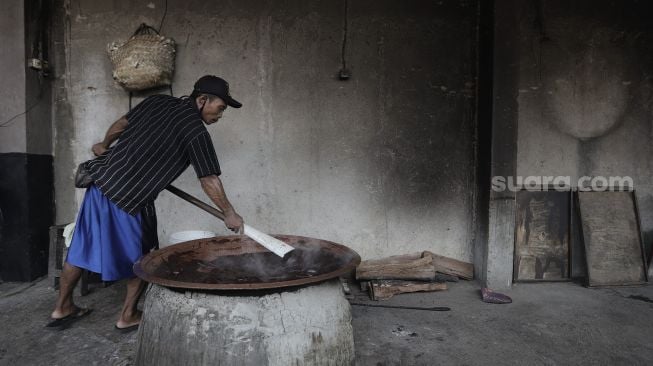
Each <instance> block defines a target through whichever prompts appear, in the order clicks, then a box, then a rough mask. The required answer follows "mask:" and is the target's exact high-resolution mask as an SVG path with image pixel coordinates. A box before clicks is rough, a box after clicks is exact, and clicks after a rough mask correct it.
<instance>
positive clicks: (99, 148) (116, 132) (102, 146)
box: [92, 116, 129, 156]
mask: <svg viewBox="0 0 653 366" xmlns="http://www.w3.org/2000/svg"><path fill="white" fill-rule="evenodd" d="M128 124H129V122H128V121H127V118H126V117H125V116H123V117H121V118H120V119H119V120H117V121H116V122H114V123H113V124H112V125H111V126H110V127H109V129H108V130H107V133H106V135H104V140H102V142H98V143H97V144H95V145H93V148H92V150H93V154H95V155H96V156H99V155H102V154H104V153H105V152H106V151H107V150H108V149H109V147H110V146H111V144H112V143H113V142H114V141H116V140H117V139H118V138H119V137H120V135H121V134H122V133H123V131H125V129H126V128H127V125H128Z"/></svg>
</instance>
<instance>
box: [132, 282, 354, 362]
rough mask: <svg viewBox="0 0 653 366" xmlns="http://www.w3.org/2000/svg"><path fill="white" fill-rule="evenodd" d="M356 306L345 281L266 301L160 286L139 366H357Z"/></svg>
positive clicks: (150, 305) (150, 306) (152, 295)
mask: <svg viewBox="0 0 653 366" xmlns="http://www.w3.org/2000/svg"><path fill="white" fill-rule="evenodd" d="M353 364H354V337H353V329H352V326H351V308H350V305H349V303H348V302H347V300H346V299H345V297H344V295H343V293H342V288H341V286H340V282H339V281H338V280H337V279H336V280H331V281H328V282H323V283H320V284H316V285H313V286H309V287H305V288H301V289H299V290H295V291H289V292H278V293H269V292H268V293H265V294H264V295H262V296H233V295H225V294H224V293H220V292H213V293H208V292H193V291H186V292H180V291H174V290H171V289H168V288H166V287H162V286H158V285H152V286H151V288H150V289H149V291H148V293H147V298H146V300H145V307H144V313H143V321H142V324H141V326H140V329H139V334H138V350H137V356H136V365H256V366H264V365H270V366H277V365H278V366H288V365H297V366H303V365H353Z"/></svg>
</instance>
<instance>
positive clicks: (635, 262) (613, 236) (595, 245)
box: [578, 192, 647, 286]
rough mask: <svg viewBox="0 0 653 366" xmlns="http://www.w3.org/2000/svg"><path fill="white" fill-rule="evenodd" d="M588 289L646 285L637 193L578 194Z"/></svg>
mask: <svg viewBox="0 0 653 366" xmlns="http://www.w3.org/2000/svg"><path fill="white" fill-rule="evenodd" d="M578 202H579V209H580V217H581V221H582V230H583V242H584V246H585V254H586V258H587V274H588V286H625V285H638V284H643V283H645V282H646V281H647V278H646V261H645V258H644V247H643V245H642V238H641V231H640V224H639V217H638V213H637V206H636V201H635V195H634V192H578Z"/></svg>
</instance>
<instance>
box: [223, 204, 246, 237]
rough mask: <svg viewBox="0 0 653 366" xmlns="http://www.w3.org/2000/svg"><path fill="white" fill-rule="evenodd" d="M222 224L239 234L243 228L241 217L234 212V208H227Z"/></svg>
mask: <svg viewBox="0 0 653 366" xmlns="http://www.w3.org/2000/svg"><path fill="white" fill-rule="evenodd" d="M224 225H225V226H226V227H227V228H228V229H229V230H231V231H233V232H234V233H238V234H240V233H241V232H242V230H243V218H242V217H240V215H239V214H237V213H236V210H234V209H231V210H227V211H226V212H225V213H224Z"/></svg>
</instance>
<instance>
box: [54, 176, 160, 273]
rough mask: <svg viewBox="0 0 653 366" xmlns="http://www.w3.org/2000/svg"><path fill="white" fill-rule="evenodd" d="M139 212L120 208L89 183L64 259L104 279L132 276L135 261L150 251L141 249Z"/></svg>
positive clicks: (141, 238)
mask: <svg viewBox="0 0 653 366" xmlns="http://www.w3.org/2000/svg"><path fill="white" fill-rule="evenodd" d="M141 221H142V219H141V213H138V214H136V215H134V216H132V215H130V214H128V213H127V212H125V211H123V210H121V209H120V208H119V207H118V206H116V204H114V203H113V202H111V201H110V200H109V199H108V198H106V197H105V196H104V195H103V194H102V192H101V191H100V190H99V189H98V188H97V187H95V185H91V186H90V187H88V189H87V190H86V194H85V195H84V202H83V203H82V208H81V210H80V211H79V215H78V216H77V223H76V224H75V232H74V233H73V240H72V242H71V244H70V249H69V250H68V257H67V259H66V261H67V262H68V263H70V264H72V265H74V266H77V267H80V268H84V269H87V270H89V271H92V272H96V273H100V274H101V275H102V280H103V281H117V280H120V279H123V278H132V277H134V271H133V269H132V267H133V265H134V263H135V262H136V261H137V260H138V259H139V258H141V257H142V256H143V254H144V253H146V252H149V250H150V249H151V248H143V229H142V225H141Z"/></svg>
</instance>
